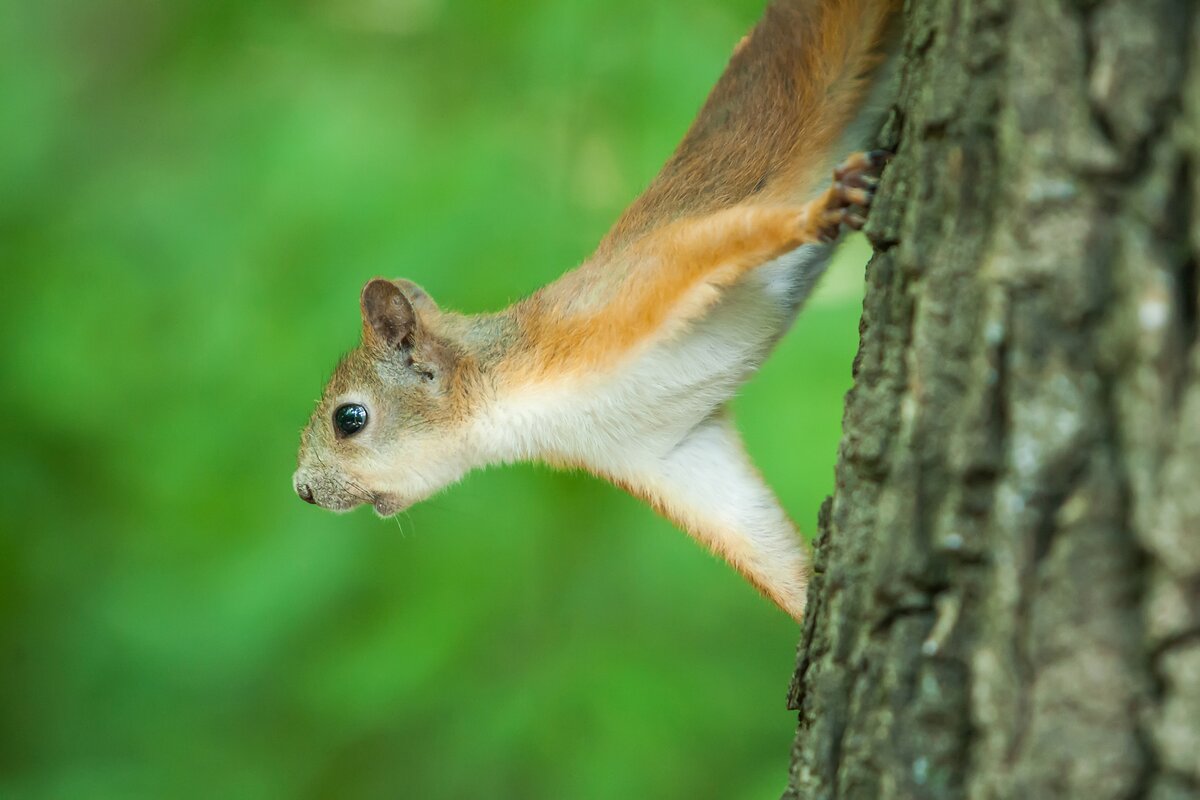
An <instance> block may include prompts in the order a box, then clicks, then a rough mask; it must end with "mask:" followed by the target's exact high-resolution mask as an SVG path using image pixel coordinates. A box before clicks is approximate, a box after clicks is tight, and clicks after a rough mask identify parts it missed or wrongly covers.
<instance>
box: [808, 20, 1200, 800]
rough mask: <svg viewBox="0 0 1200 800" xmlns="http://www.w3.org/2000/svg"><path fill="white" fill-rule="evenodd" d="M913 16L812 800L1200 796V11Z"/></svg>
mask: <svg viewBox="0 0 1200 800" xmlns="http://www.w3.org/2000/svg"><path fill="white" fill-rule="evenodd" d="M906 13H907V29H906V33H905V52H904V58H905V64H904V77H903V86H902V89H901V97H900V100H899V103H898V113H897V114H895V115H894V118H893V121H892V123H891V125H890V126H889V127H890V130H889V132H887V136H888V137H889V138H890V139H891V140H892V141H893V143H896V142H898V143H899V156H898V157H897V158H896V159H895V160H894V161H893V163H892V165H891V167H890V168H889V172H888V174H887V176H886V178H885V184H884V186H883V187H882V192H881V196H880V198H879V200H878V201H877V203H876V207H875V210H874V212H873V217H872V221H871V225H870V228H871V231H870V232H871V233H872V238H873V239H874V240H875V242H876V244H877V246H878V247H879V249H880V250H881V252H880V253H879V254H878V255H877V256H876V258H875V259H874V261H873V262H872V263H871V265H870V267H869V270H868V279H867V295H866V300H865V303H864V309H863V318H862V326H861V331H862V340H861V344H860V350H859V353H858V357H857V359H856V362H855V368H854V372H855V385H854V388H853V390H852V391H851V393H850V395H849V396H848V398H847V403H846V412H845V422H844V431H845V432H844V436H843V440H842V444H841V450H840V454H839V463H838V467H837V477H836V490H835V494H834V496H833V497H832V498H831V499H830V500H829V501H827V503H826V505H825V507H824V509H823V512H822V515H821V520H820V533H819V540H818V546H817V563H816V577H815V580H814V582H813V585H812V587H811V589H810V594H809V609H810V610H809V613H808V617H807V621H806V624H805V626H804V632H803V638H802V640H801V645H800V659H799V665H798V667H797V671H796V675H795V679H794V682H793V686H792V692H791V701H792V703H793V707H795V708H797V709H799V712H800V727H799V732H798V734H797V739H796V742H795V746H794V751H793V765H792V771H791V779H790V783H789V789H788V792H787V794H786V795H785V797H788V798H871V799H872V800H873V799H874V798H958V797H970V798H1087V800H1099V799H1102V798H1135V797H1146V798H1154V800H1175V799H1176V798H1196V797H1200V345H1198V343H1197V317H1198V314H1200V288H1198V287H1200V279H1198V275H1197V263H1198V257H1197V256H1198V253H1200V197H1198V196H1197V195H1198V194H1200V163H1198V162H1197V158H1198V157H1200V55H1193V54H1200V14H1197V13H1195V7H1194V5H1193V4H1192V3H1191V2H1188V0H1096V1H1095V2H1089V1H1088V0H914V1H913V2H911V3H910V4H909V8H908V9H906Z"/></svg>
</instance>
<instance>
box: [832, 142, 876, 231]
mask: <svg viewBox="0 0 1200 800" xmlns="http://www.w3.org/2000/svg"><path fill="white" fill-rule="evenodd" d="M891 159H892V153H890V152H888V151H887V150H872V151H870V152H867V153H862V152H860V153H854V154H853V155H851V156H850V157H849V158H847V159H846V160H845V161H843V162H842V163H841V164H839V165H838V168H837V169H835V170H834V171H833V186H832V188H830V190H829V191H828V192H827V193H826V196H825V198H826V202H825V209H824V212H823V213H822V214H821V232H820V238H821V240H822V241H825V242H832V241H834V240H835V239H837V237H838V232H839V230H840V229H841V226H842V225H845V226H846V227H847V228H850V229H852V230H856V231H859V230H862V227H863V225H865V224H866V222H867V213H868V212H869V211H870V210H871V202H872V201H873V200H874V199H875V188H876V187H877V186H878V185H879V176H880V175H881V174H882V173H883V168H884V167H885V166H886V165H887V163H888V162H889V161H891Z"/></svg>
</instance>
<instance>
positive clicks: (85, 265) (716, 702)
mask: <svg viewBox="0 0 1200 800" xmlns="http://www.w3.org/2000/svg"><path fill="white" fill-rule="evenodd" d="M761 5H762V0H709V2H703V3H698V2H695V0H669V2H668V1H667V0H660V1H659V2H656V3H643V2H635V1H634V0H575V1H574V2H570V3H563V2H555V1H554V0H541V1H540V2H520V3H516V2H514V3H506V4H501V3H497V2H494V0H492V1H490V2H489V1H488V0H470V1H468V0H453V1H449V0H447V1H443V0H311V1H310V2H293V3H284V2H274V3H272V2H247V0H236V1H235V0H203V1H201V0H175V1H174V2H167V1H166V0H123V2H105V1H104V0H100V1H99V2H64V1H63V0H41V1H40V2H28V3H15V2H14V3H5V4H3V6H2V7H0V263H2V265H3V291H2V292H0V298H2V299H0V330H2V331H3V340H2V341H3V347H2V349H0V379H2V381H3V392H2V395H3V401H2V402H3V403H4V405H5V414H4V419H5V424H4V425H3V426H2V428H0V430H2V432H0V441H3V454H4V457H3V459H2V461H0V470H2V473H0V477H2V480H3V488H2V491H0V496H3V498H4V499H3V503H4V512H3V527H4V533H3V536H2V537H0V609H2V615H3V616H2V627H0V659H2V662H0V663H2V664H3V666H2V669H0V696H2V708H0V796H2V797H6V798H7V797H18V798H125V797H155V798H214V797H221V798H320V797H339V798H398V797H420V798H460V797H476V796H488V797H503V798H671V797H691V798H707V797H712V798H763V797H773V796H777V795H778V793H779V792H780V791H781V790H782V788H783V786H784V783H785V780H786V771H787V758H788V749H789V745H790V741H791V737H792V733H793V729H794V724H795V717H794V715H793V714H791V713H789V712H788V711H786V710H785V709H784V693H785V690H786V687H787V683H788V680H789V677H790V674H791V670H792V667H793V661H794V650H795V644H796V640H797V638H798V629H797V628H796V626H795V625H794V624H793V623H792V622H791V621H790V620H789V619H788V618H787V617H785V616H784V615H783V614H782V613H781V612H779V611H778V610H776V609H775V608H774V607H773V606H771V605H770V604H769V603H768V602H767V601H765V600H763V599H761V598H760V597H759V596H758V595H757V594H756V593H755V592H754V591H753V590H752V589H751V588H750V587H749V586H748V585H747V584H745V583H744V582H743V581H742V580H741V579H740V578H739V577H738V576H737V575H735V574H734V572H733V571H732V570H730V569H729V568H727V567H726V566H724V565H723V564H721V563H719V562H718V561H716V560H715V559H713V558H712V557H710V556H709V555H707V554H706V553H704V552H703V551H702V550H701V549H700V548H699V547H697V546H696V545H694V544H693V543H692V542H691V541H690V540H689V539H687V537H685V536H684V535H683V534H681V533H679V532H677V531H676V530H674V529H673V528H672V527H671V526H670V525H668V524H667V523H665V522H663V521H661V520H659V519H657V518H656V517H655V516H654V515H653V514H652V513H651V511H650V510H649V509H648V508H646V507H644V506H643V505H642V504H640V503H638V502H636V501H634V500H632V499H630V498H628V497H626V496H625V495H623V494H621V493H620V492H618V491H617V490H615V489H612V488H610V487H608V486H606V485H603V484H601V483H600V482H598V481H596V480H594V479H591V478H588V477H586V476H581V475H569V474H558V473H554V472H551V471H549V470H548V469H545V468H540V467H533V466H530V467H517V468H505V469H497V470H491V471H488V472H485V473H480V474H475V475H472V476H471V477H469V478H468V479H467V480H466V481H465V482H464V484H463V485H460V486H457V487H455V488H453V489H451V490H449V491H447V492H445V493H444V494H442V495H441V496H439V497H438V498H436V499H434V500H432V501H430V502H427V503H425V504H423V505H420V506H418V507H416V508H414V509H413V510H412V511H411V512H409V513H408V514H406V515H404V516H402V517H400V518H398V520H397V521H390V520H380V519H377V518H376V517H375V516H374V515H373V514H371V513H370V512H369V511H367V510H365V509H362V510H359V511H357V512H355V513H353V514H350V515H346V516H337V515H334V514H330V513H327V512H322V511H320V510H318V509H315V508H313V507H310V506H307V505H305V504H304V503H302V502H300V501H299V500H298V499H297V498H296V497H295V496H294V494H293V493H292V489H291V482H290V479H291V474H292V470H293V469H294V465H295V450H296V445H297V438H298V433H299V431H300V429H301V426H302V425H303V424H304V422H305V421H306V419H307V417H308V415H309V413H310V410H311V407H312V404H313V402H314V401H315V399H316V398H317V396H318V394H319V392H320V389H321V386H322V383H323V381H324V379H325V377H326V376H327V375H328V373H329V371H330V370H331V368H332V366H333V364H334V362H335V361H336V359H337V357H338V355H339V354H340V353H342V352H343V351H345V350H346V349H348V348H350V347H351V346H353V345H354V343H355V341H356V338H357V333H358V327H359V322H358V312H357V305H356V303H357V295H358V291H359V288H360V286H361V285H362V283H363V282H364V281H365V280H366V279H367V278H369V277H371V276H373V275H377V274H386V275H397V276H405V277H409V278H412V279H414V280H416V281H418V282H419V283H421V284H423V285H424V286H425V287H426V288H427V289H428V290H429V291H430V292H431V293H432V294H433V295H434V296H435V297H436V298H437V299H438V300H439V301H440V302H441V303H442V304H443V305H445V306H448V307H452V308H458V309H461V310H466V311H481V310H486V309H494V308H497V307H500V306H502V305H504V304H506V303H508V302H510V301H512V300H514V299H516V298H518V297H520V296H522V295H523V294H525V293H528V292H530V291H532V290H533V289H534V288H536V287H537V286H539V285H540V284H542V283H544V282H546V281H549V280H550V279H552V278H553V277H555V276H556V275H558V274H559V273H560V272H561V271H563V270H564V269H565V268H567V267H570V266H572V265H574V264H576V263H577V262H579V261H580V260H581V259H582V258H583V257H585V256H586V254H587V253H588V252H589V250H590V248H591V247H592V246H593V245H594V244H595V243H596V242H597V241H598V240H599V238H600V237H601V235H602V234H603V232H604V231H605V229H606V228H607V226H608V225H609V224H610V223H611V222H612V221H613V220H614V219H615V218H616V216H617V214H618V213H619V211H620V210H621V208H622V207H623V206H624V205H625V204H626V203H627V202H629V201H630V200H631V199H632V198H633V197H634V196H635V195H636V193H637V192H638V190H639V189H640V187H642V186H644V185H645V184H646V182H647V181H649V179H650V178H651V177H652V176H653V174H654V172H655V171H656V170H657V168H658V166H659V165H660V164H661V163H662V162H663V160H664V159H665V158H666V156H667V155H668V154H669V152H670V150H671V149H672V148H673V147H674V145H675V143H676V142H677V141H678V139H679V138H680V136H681V135H682V133H683V131H684V130H685V128H686V126H687V124H688V122H689V121H690V120H691V118H692V115H693V114H694V113H695V110H696V109H697V108H698V107H699V105H700V103H701V101H702V100H703V97H704V95H705V93H706V92H707V90H708V88H709V87H710V86H711V84H712V83H713V81H714V80H715V79H716V77H717V76H718V74H719V73H720V71H721V69H722V67H723V65H724V62H725V60H726V57H727V56H728V54H729V52H730V51H731V49H732V47H733V45H734V43H735V42H736V41H737V40H738V38H739V37H740V36H741V34H742V33H743V32H744V31H745V30H746V29H747V28H748V27H749V26H750V25H751V24H752V22H753V21H754V20H755V19H756V17H757V15H758V13H759V11H760V9H761ZM851 251H852V252H850V253H849V254H848V257H847V258H844V259H843V262H844V263H842V264H840V266H837V267H835V272H834V273H833V274H832V275H831V276H830V277H829V279H828V280H827V281H826V282H825V284H824V285H823V286H822V288H821V290H820V292H819V294H818V296H817V297H816V298H815V299H814V300H813V302H812V303H811V304H810V306H809V308H808V310H807V311H806V312H805V314H804V315H802V317H801V319H800V321H799V323H798V324H797V326H796V330H794V332H793V333H792V334H791V335H790V336H789V337H788V338H787V339H786V340H785V341H784V343H783V345H782V346H781V348H780V351H779V352H778V353H777V355H776V356H775V357H774V358H773V360H772V361H770V362H769V364H768V365H767V367H766V368H765V369H764V370H763V372H762V374H761V376H760V377H759V378H757V379H756V380H755V381H754V382H753V383H752V384H751V385H749V386H748V387H747V388H746V390H745V392H744V395H743V396H742V397H741V398H740V399H739V401H738V409H739V415H740V419H741V424H742V427H743V429H744V430H745V431H746V436H747V439H748V446H749V449H750V451H751V452H752V453H753V454H754V455H755V456H756V457H757V459H758V461H759V463H760V464H761V467H762V469H763V471H764V472H765V473H766V475H767V477H768V479H769V480H770V482H771V483H772V484H773V485H774V486H775V487H776V488H777V489H778V491H779V492H780V494H781V496H782V497H783V500H784V503H785V504H786V505H787V507H788V508H789V510H790V511H791V512H792V513H793V514H794V516H795V518H796V519H797V520H798V521H799V523H800V524H801V526H802V527H803V528H804V529H805V530H806V532H809V533H811V530H812V528H813V525H814V522H815V518H816V511H817V507H818V506H819V504H820V501H821V500H822V498H823V497H824V496H825V494H826V493H827V492H828V491H829V490H830V487H831V481H832V469H831V467H832V463H833V459H834V455H835V450H836V445H837V440H838V436H839V420H840V417H841V404H842V397H843V393H844V392H845V390H846V388H847V387H848V385H849V378H850V375H849V372H850V364H851V360H852V358H853V353H854V350H855V347H856V343H857V319H858V311H859V308H860V299H859V298H860V295H859V292H860V285H861V278H862V270H861V264H862V262H863V261H864V260H865V248H864V246H863V244H862V243H861V242H856V243H855V245H854V246H853V247H852V248H851Z"/></svg>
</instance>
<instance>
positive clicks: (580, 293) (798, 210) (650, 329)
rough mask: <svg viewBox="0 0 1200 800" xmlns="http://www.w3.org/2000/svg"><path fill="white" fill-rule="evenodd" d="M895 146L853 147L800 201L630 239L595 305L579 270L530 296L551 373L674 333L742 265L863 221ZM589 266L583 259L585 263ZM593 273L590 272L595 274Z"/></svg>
mask: <svg viewBox="0 0 1200 800" xmlns="http://www.w3.org/2000/svg"><path fill="white" fill-rule="evenodd" d="M889 158H890V153H886V152H884V151H878V150H877V151H873V152H870V153H855V154H854V155H852V156H850V157H849V158H848V159H846V161H844V162H843V163H842V165H841V166H839V167H838V168H837V170H835V171H834V174H833V182H832V184H831V185H830V186H829V188H828V189H826V190H825V191H823V192H822V193H821V194H820V195H818V196H817V197H816V198H815V199H813V200H810V201H809V202H807V203H804V204H803V205H800V206H756V205H739V206H734V207H733V208H728V209H725V210H723V211H718V212H716V213H713V214H709V215H707V216H703V217H694V218H687V219H681V220H677V221H676V222H673V223H670V224H668V225H665V226H663V227H662V228H660V229H659V230H656V231H655V232H654V233H652V234H650V235H648V236H646V237H645V238H644V239H642V240H640V241H638V242H636V243H634V244H632V245H630V247H629V248H628V249H627V250H626V251H625V252H624V253H623V254H622V256H621V262H624V265H623V269H621V264H620V263H618V264H614V265H610V267H609V269H611V270H613V271H614V272H617V270H620V271H619V272H617V274H618V275H619V278H618V279H617V280H618V281H619V283H618V285H617V286H615V287H614V290H613V291H612V292H611V293H605V294H606V295H607V296H605V299H604V300H603V302H601V303H599V304H597V305H588V304H587V303H581V302H580V300H579V298H580V297H587V296H588V295H589V294H594V289H593V290H592V291H591V292H589V291H588V288H587V287H588V285H590V284H587V283H586V279H584V278H583V271H582V270H581V272H580V284H576V283H575V282H574V281H572V280H571V278H572V276H570V275H568V276H566V278H564V279H562V280H560V281H558V282H556V283H555V284H553V285H552V286H550V287H548V288H547V290H544V291H543V292H540V293H538V294H537V295H534V297H532V298H530V300H529V301H527V302H528V303H529V304H530V305H528V306H526V307H525V308H524V309H523V312H524V313H523V314H522V317H523V319H524V320H525V323H524V324H525V325H526V326H527V329H528V330H529V331H530V333H531V336H530V339H531V340H532V341H534V342H537V343H538V347H539V349H540V350H541V351H542V352H541V358H540V359H538V360H539V361H540V362H541V366H542V368H543V369H544V370H545V371H546V372H548V373H551V374H556V375H559V374H562V373H563V372H564V371H569V370H571V369H572V368H575V369H586V370H590V369H595V368H598V367H603V366H604V365H605V364H613V363H615V362H616V361H617V360H618V359H619V358H620V356H621V355H622V354H624V353H626V352H628V351H630V350H631V349H632V348H635V347H636V346H638V345H639V344H644V343H649V342H651V341H653V340H661V339H664V338H669V337H670V336H671V335H673V334H674V332H675V331H677V330H678V329H679V328H680V327H681V326H683V325H685V324H686V323H688V322H690V321H691V320H694V319H696V318H698V317H700V316H702V315H703V314H704V312H706V311H707V310H708V309H709V308H710V307H711V306H712V304H713V303H715V302H716V301H717V300H718V299H719V298H720V296H721V293H722V291H723V290H724V289H725V288H726V287H728V286H730V285H732V284H733V283H735V282H736V281H737V280H738V279H739V278H740V277H741V276H742V275H744V274H745V273H746V272H748V271H750V270H752V269H755V268H756V267H760V266H762V265H764V264H767V263H769V262H770V261H772V260H774V259H776V258H778V257H779V256H782V255H784V254H786V253H789V252H791V251H793V250H795V249H796V248H798V247H801V246H802V245H806V244H822V243H828V242H832V241H834V240H835V239H837V237H838V234H839V232H840V230H841V226H843V225H845V226H846V227H848V228H854V229H858V228H861V227H862V226H863V223H864V222H865V221H866V213H867V211H868V210H869V207H870V205H871V201H872V200H873V198H874V194H875V186H876V184H877V183H878V179H879V175H880V173H881V172H882V171H883V168H884V165H885V164H886V163H887V161H888V159H889ZM583 269H584V270H586V266H585V267H584V268H583ZM593 280H594V279H593Z"/></svg>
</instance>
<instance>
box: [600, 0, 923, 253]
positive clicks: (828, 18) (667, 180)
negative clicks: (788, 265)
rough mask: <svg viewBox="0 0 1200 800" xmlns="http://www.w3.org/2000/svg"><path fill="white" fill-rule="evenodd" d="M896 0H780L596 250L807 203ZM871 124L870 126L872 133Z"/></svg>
mask: <svg viewBox="0 0 1200 800" xmlns="http://www.w3.org/2000/svg"><path fill="white" fill-rule="evenodd" d="M901 5H902V0H775V2H772V3H771V5H770V6H768V8H767V10H766V12H765V14H764V15H763V18H762V20H761V21H760V22H759V24H758V25H757V26H756V27H755V28H754V30H753V31H752V32H751V33H750V34H749V35H748V36H747V37H746V38H745V39H743V40H742V42H741V44H739V45H738V47H737V49H736V51H735V52H734V55H733V58H732V59H731V60H730V62H729V66H728V67H727V68H726V70H725V73H724V74H723V75H722V76H721V79H720V80H719V81H718V82H717V85H716V86H715V87H714V88H713V90H712V93H711V94H709V96H708V100H707V101H706V102H705V104H704V107H703V108H702V109H701V111H700V114H699V116H698V117H697V118H696V121H695V122H694V123H692V127H691V129H690V130H689V131H688V133H687V135H686V136H685V137H684V139H683V142H681V143H680V145H679V148H678V149H677V150H676V151H675V154H674V155H673V156H672V157H671V159H670V160H669V161H668V162H667V164H666V165H665V166H664V167H663V169H662V171H661V172H660V173H659V175H658V177H657V178H655V179H654V181H653V183H651V184H650V186H649V187H648V188H647V189H646V191H645V192H644V193H643V194H642V195H641V197H639V198H638V199H637V201H635V202H634V203H633V205H631V206H630V207H629V209H628V210H626V212H625V213H624V214H623V215H622V217H621V219H620V220H618V221H617V224H616V226H615V227H614V228H613V229H612V231H611V232H610V233H609V234H608V236H607V237H606V239H605V241H604V243H603V244H602V245H601V250H602V251H604V250H610V251H611V249H615V248H619V247H621V246H623V245H624V244H626V243H627V242H628V241H630V240H631V239H634V238H637V237H639V236H641V235H642V234H644V233H646V232H648V231H651V230H653V229H655V228H657V227H659V226H661V225H663V224H665V223H667V222H670V221H671V220H673V219H677V218H679V217H684V216H693V215H701V214H707V213H711V212H713V211H717V210H720V209H722V208H727V207H729V206H734V205H737V204H739V203H753V204H757V203H764V204H776V203H784V202H798V201H800V200H803V199H805V196H806V195H808V194H809V193H811V192H812V191H813V190H814V189H815V188H816V187H817V186H819V185H822V184H823V183H824V182H826V181H827V180H828V177H829V170H830V168H831V167H832V164H833V163H834V162H835V161H836V160H837V159H838V157H839V156H841V155H844V153H841V152H839V151H840V150H841V149H843V148H845V149H850V148H856V147H861V146H863V144H865V143H864V142H849V143H847V142H846V141H845V139H846V136H847V134H849V133H850V132H851V129H852V128H853V127H855V124H856V121H858V120H859V118H860V117H861V116H862V114H863V110H864V105H865V104H866V103H867V100H868V96H869V95H870V93H871V88H872V85H873V84H874V83H875V82H876V81H877V80H878V79H879V76H880V73H881V72H882V71H883V70H881V66H882V65H883V63H884V61H885V60H886V58H887V52H888V50H889V49H890V48H891V45H892V40H893V39H894V38H895V28H896V22H897V18H898V17H899V13H898V12H899V9H900V6H901ZM871 132H873V131H871Z"/></svg>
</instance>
